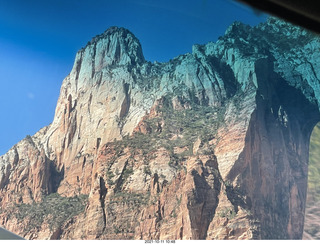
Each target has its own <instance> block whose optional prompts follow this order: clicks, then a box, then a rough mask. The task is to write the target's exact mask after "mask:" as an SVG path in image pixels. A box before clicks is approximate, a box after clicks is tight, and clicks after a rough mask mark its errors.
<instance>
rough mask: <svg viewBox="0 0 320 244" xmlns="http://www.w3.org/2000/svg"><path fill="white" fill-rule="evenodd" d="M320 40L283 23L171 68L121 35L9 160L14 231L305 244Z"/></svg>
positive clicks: (103, 47) (0, 201)
mask: <svg viewBox="0 0 320 244" xmlns="http://www.w3.org/2000/svg"><path fill="white" fill-rule="evenodd" d="M319 47H320V39H319V37H317V36H315V35H313V34H311V33H309V32H307V31H305V30H302V29H300V28H298V27H295V26H292V25H290V24H288V23H285V22H283V21H281V20H278V19H275V18H269V19H268V21H267V22H266V23H262V24H260V25H258V26H255V27H251V26H248V25H244V24H242V23H239V22H236V23H234V24H233V25H231V26H230V27H229V28H228V29H227V31H226V33H225V35H224V36H222V37H220V38H219V40H218V41H216V42H210V43H208V44H206V45H194V46H193V47H192V53H187V54H184V55H180V56H178V57H176V58H174V59H172V60H170V61H169V62H167V63H158V62H155V63H151V62H148V61H146V60H145V58H144V56H143V52H142V48H141V45H140V42H139V40H138V39H137V38H136V37H135V36H134V35H133V34H132V33H131V32H130V31H128V30H126V29H124V28H118V27H111V28H109V29H108V30H107V31H105V32H104V33H103V34H101V35H98V36H96V37H94V38H93V39H92V40H91V41H90V42H89V43H88V44H87V46H86V47H85V48H83V49H81V50H80V51H79V52H78V53H77V55H76V58H75V62H74V66H73V68H72V71H71V72H70V74H69V75H68V76H67V77H66V78H65V79H64V81H63V83H62V87H61V91H60V97H59V99H58V103H57V107H56V111H55V116H54V120H53V122H52V124H50V125H49V126H47V127H45V128H42V129H41V130H40V131H39V132H38V133H36V134H35V135H33V136H27V137H26V138H25V139H23V140H22V141H20V142H19V143H17V144H16V145H15V146H13V147H12V148H11V149H10V150H9V151H8V152H7V153H6V154H5V155H3V156H1V157H0V207H1V209H0V225H2V226H3V227H5V228H6V229H8V230H10V231H13V232H15V233H17V234H19V235H21V236H23V237H25V238H27V239H301V238H302V234H303V227H304V215H305V207H306V192H307V175H308V150H309V142H310V134H311V132H312V129H313V127H314V125H315V124H316V123H317V122H318V121H319V120H320V114H319V99H320V89H319V85H320V83H319V79H320V62H319V60H320V52H319Z"/></svg>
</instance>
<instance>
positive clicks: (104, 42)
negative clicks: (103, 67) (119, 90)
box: [85, 26, 145, 65]
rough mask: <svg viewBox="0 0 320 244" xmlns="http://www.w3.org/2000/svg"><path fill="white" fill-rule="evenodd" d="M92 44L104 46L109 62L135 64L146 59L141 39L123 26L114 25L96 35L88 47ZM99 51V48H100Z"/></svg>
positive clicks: (104, 52)
mask: <svg viewBox="0 0 320 244" xmlns="http://www.w3.org/2000/svg"><path fill="white" fill-rule="evenodd" d="M91 45H93V46H98V47H100V48H101V47H102V48H104V50H102V51H103V52H97V53H98V54H104V55H102V56H106V57H105V58H106V59H108V58H109V64H113V65H115V64H119V65H124V64H135V63H142V62H144V61H145V59H144V57H143V53H142V48H141V44H140V42H139V40H138V39H137V38H136V37H135V35H134V34H133V33H131V32H130V31H129V30H128V29H126V28H123V27H117V26H112V27H110V28H108V29H107V30H106V31H105V32H104V33H102V34H100V35H97V36H95V37H94V38H92V40H91V41H90V42H88V44H87V46H86V47H85V49H86V48H88V47H90V46H91ZM98 51H99V50H98Z"/></svg>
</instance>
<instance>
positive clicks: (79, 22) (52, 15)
mask: <svg viewBox="0 0 320 244" xmlns="http://www.w3.org/2000/svg"><path fill="white" fill-rule="evenodd" d="M265 19H266V15H262V14H257V13H254V12H253V11H252V10H251V9H248V8H246V7H243V6H242V5H240V4H237V3H234V2H233V1H231V0H192V1H191V0H161V1H160V0H159V1H158V0H131V1H129V0H28V1H26V0H1V1H0V84H1V96H0V114H1V119H0V155H2V154H4V153H5V152H6V151H7V150H9V149H10V148H11V147H12V146H13V145H14V144H16V143H17V142H18V141H20V140H21V139H23V138H24V137H25V136H26V135H33V134H34V133H36V132H37V131H38V130H39V129H40V128H42V127H44V126H46V125H48V124H50V123H51V122H52V120H53V116H54V111H55V106H56V102H57V99H58V96H59V90H60V86H61V83H62V80H63V79H64V77H66V76H67V75H68V73H69V72H70V71H71V68H72V65H73V61H74V57H75V54H76V52H77V51H78V50H79V49H80V48H81V47H83V46H85V45H86V43H87V42H88V41H89V40H90V39H91V38H92V37H93V36H96V35H97V34H100V33H102V32H104V31H105V30H106V29H107V28H109V27H110V26H121V27H125V28H127V29H129V30H130V31H132V32H133V33H134V34H135V35H136V37H137V38H138V39H139V40H140V42H141V44H142V48H143V52H144V56H145V58H146V59H147V60H150V61H155V60H157V61H160V62H164V61H168V60H169V59H171V58H173V57H175V56H177V55H179V54H184V53H186V52H191V47H192V45H193V44H196V43H198V44H204V43H207V42H209V41H216V40H217V38H218V37H219V36H221V35H223V33H224V32H225V30H226V28H227V27H228V26H229V25H230V24H231V23H232V22H234V21H241V22H244V23H246V24H250V25H256V24H258V23H260V22H263V21H265Z"/></svg>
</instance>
